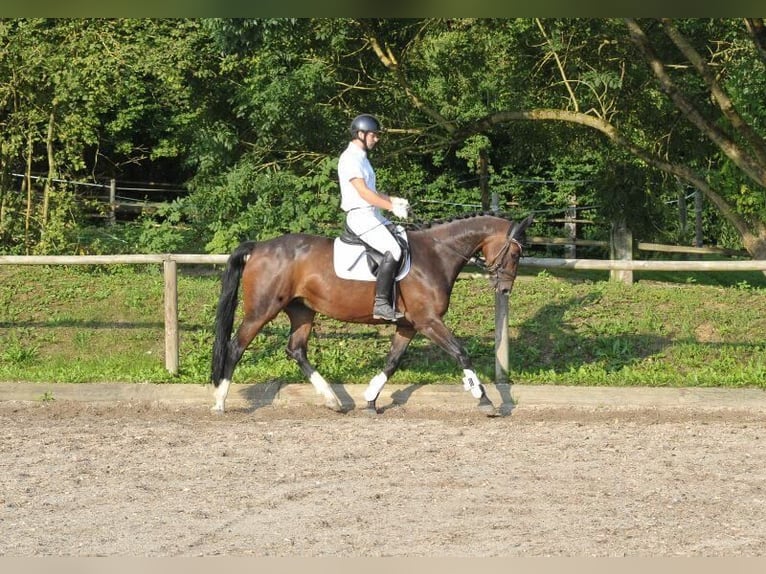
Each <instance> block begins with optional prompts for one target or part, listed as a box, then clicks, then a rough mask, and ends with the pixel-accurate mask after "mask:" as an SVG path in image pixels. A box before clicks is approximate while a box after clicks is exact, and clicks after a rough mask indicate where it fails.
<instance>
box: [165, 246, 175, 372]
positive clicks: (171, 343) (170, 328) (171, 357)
mask: <svg viewBox="0 0 766 574" xmlns="http://www.w3.org/2000/svg"><path fill="white" fill-rule="evenodd" d="M162 265H163V274H164V277H165V368H166V369H167V370H168V372H169V373H170V374H172V375H175V374H176V373H178V264H177V263H176V260H175V259H172V258H171V257H170V256H168V257H167V258H166V259H165V261H164V262H163V264H162Z"/></svg>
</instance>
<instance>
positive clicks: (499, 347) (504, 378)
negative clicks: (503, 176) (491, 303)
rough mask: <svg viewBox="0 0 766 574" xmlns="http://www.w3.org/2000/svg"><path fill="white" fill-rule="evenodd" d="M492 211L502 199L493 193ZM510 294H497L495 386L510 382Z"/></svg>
mask: <svg viewBox="0 0 766 574" xmlns="http://www.w3.org/2000/svg"><path fill="white" fill-rule="evenodd" d="M492 211H494V212H495V213H497V212H498V211H500V198H499V197H498V195H497V192H494V193H492ZM508 317H509V305H508V294H507V293H499V292H495V384H496V385H497V384H505V383H507V382H508V348H509V343H508Z"/></svg>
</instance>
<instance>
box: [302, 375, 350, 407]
mask: <svg viewBox="0 0 766 574" xmlns="http://www.w3.org/2000/svg"><path fill="white" fill-rule="evenodd" d="M309 381H311V384H312V385H314V390H316V392H317V394H319V395H322V396H323V397H324V398H325V405H326V406H328V407H331V408H333V409H335V410H338V409H340V408H341V407H342V406H343V404H342V403H341V402H340V399H339V398H338V396H337V395H336V394H335V391H333V390H332V387H331V386H330V383H328V382H327V381H326V380H325V378H324V377H323V376H322V375H320V374H319V371H314V372H313V373H311V376H310V377H309Z"/></svg>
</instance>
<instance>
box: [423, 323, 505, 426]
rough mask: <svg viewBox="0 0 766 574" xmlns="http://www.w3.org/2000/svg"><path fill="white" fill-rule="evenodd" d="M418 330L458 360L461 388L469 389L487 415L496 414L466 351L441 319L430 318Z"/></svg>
mask: <svg viewBox="0 0 766 574" xmlns="http://www.w3.org/2000/svg"><path fill="white" fill-rule="evenodd" d="M419 331H420V332H421V333H423V335H425V336H426V337H428V338H429V339H430V340H431V341H433V342H434V343H436V344H437V345H439V346H440V347H441V348H442V349H444V350H445V351H447V353H449V354H450V355H451V356H452V357H454V359H455V360H456V361H457V362H458V364H459V365H460V367H461V368H462V369H463V388H464V389H465V390H467V391H470V392H471V396H473V397H474V398H475V399H479V405H478V407H479V410H480V411H481V412H483V413H484V414H486V415H487V416H496V415H497V414H498V412H497V409H496V408H495V405H493V404H492V401H491V400H490V399H489V397H488V396H487V390H486V388H485V387H484V385H483V384H482V383H481V381H480V380H479V376H478V375H477V374H476V372H475V371H474V370H473V365H472V363H471V358H470V357H469V356H468V352H467V351H466V350H465V348H464V347H463V345H461V344H460V342H459V341H458V340H457V339H456V338H455V336H454V335H453V334H452V332H451V331H450V330H449V329H448V328H447V326H446V325H445V324H444V322H443V321H442V320H441V319H438V318H432V319H430V320H429V321H428V322H427V323H425V324H423V325H421V326H419Z"/></svg>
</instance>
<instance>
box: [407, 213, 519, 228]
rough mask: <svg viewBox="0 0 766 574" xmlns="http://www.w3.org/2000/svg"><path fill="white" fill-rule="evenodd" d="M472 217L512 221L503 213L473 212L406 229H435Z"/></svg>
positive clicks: (417, 224)
mask: <svg viewBox="0 0 766 574" xmlns="http://www.w3.org/2000/svg"><path fill="white" fill-rule="evenodd" d="M474 217H498V218H500V219H505V220H507V221H513V217H511V216H510V215H509V214H507V213H504V212H494V211H475V212H473V213H463V214H460V215H455V216H452V217H447V218H443V219H432V220H431V221H418V222H415V223H412V224H410V225H409V226H408V227H412V228H413V229H415V230H418V231H421V230H424V229H429V228H431V227H435V226H437V225H443V224H445V223H452V222H453V221H460V220H461V219H472V218H474Z"/></svg>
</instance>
